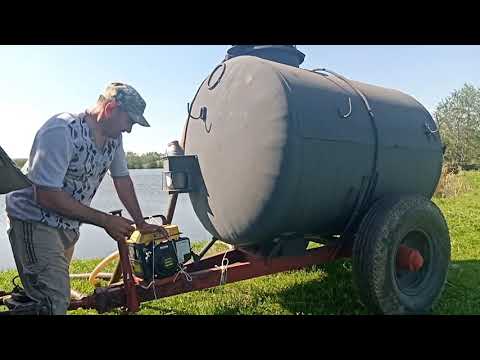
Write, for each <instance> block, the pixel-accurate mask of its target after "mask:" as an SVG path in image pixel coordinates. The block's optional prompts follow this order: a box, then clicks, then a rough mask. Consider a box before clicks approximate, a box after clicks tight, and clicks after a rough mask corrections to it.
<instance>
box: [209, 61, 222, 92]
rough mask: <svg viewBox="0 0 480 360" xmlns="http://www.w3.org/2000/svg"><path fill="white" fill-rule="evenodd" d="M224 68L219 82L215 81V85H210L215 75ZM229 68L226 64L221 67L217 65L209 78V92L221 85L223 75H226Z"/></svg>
mask: <svg viewBox="0 0 480 360" xmlns="http://www.w3.org/2000/svg"><path fill="white" fill-rule="evenodd" d="M220 68H222V72H221V74H220V76H219V77H218V79H217V81H215V83H214V84H213V85H210V82H211V81H212V77H213V75H214V74H215V73H216V72H217V70H218V69H220ZM226 68H227V65H225V63H221V64H220V65H217V66H216V67H215V69H213V71H212V73H211V74H210V76H209V77H208V81H207V86H208V90H213V89H215V87H216V86H217V85H218V84H219V83H220V80H221V79H222V77H223V74H225V69H226Z"/></svg>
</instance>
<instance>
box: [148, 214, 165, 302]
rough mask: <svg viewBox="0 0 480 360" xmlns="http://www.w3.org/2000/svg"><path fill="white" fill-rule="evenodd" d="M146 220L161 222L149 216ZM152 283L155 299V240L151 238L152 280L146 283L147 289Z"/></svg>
mask: <svg viewBox="0 0 480 360" xmlns="http://www.w3.org/2000/svg"><path fill="white" fill-rule="evenodd" d="M148 220H150V221H153V222H154V223H155V224H156V225H162V224H159V223H158V221H157V220H156V219H155V218H153V217H151V216H150V217H149V218H148ZM152 285H153V296H154V297H155V300H157V299H158V297H157V292H156V290H155V240H152V281H151V282H150V284H148V286H147V289H149V288H150V286H152Z"/></svg>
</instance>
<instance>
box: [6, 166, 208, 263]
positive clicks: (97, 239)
mask: <svg viewBox="0 0 480 360" xmlns="http://www.w3.org/2000/svg"><path fill="white" fill-rule="evenodd" d="M161 174H162V170H161V169H148V170H147V169H145V170H130V176H131V177H132V180H133V183H134V186H135V190H136V193H137V197H138V201H139V203H140V207H141V209H142V212H143V215H144V216H149V215H155V214H163V215H166V212H167V206H168V200H169V195H168V193H166V192H163V191H162V190H161ZM91 206H92V207H93V208H95V209H98V210H102V211H105V212H108V211H112V210H117V209H123V213H122V214H123V216H125V217H128V218H130V216H129V214H128V212H127V211H126V210H125V208H124V206H123V205H122V203H121V202H120V200H119V199H118V196H117V194H116V192H115V188H114V186H113V182H112V179H111V178H110V176H108V175H106V176H105V178H104V179H103V182H102V184H101V185H100V187H99V189H98V191H97V193H96V194H95V197H94V198H93V201H92V204H91ZM6 217H7V215H6V211H5V195H0V271H1V270H5V269H9V268H14V267H15V262H14V259H13V254H12V250H11V248H10V242H9V240H8V237H7V218H6ZM158 220H159V221H161V220H160V219H158ZM173 223H174V224H178V225H179V227H180V231H181V232H182V233H183V235H185V236H188V237H189V238H190V240H191V241H192V242H194V241H202V240H208V239H211V235H210V234H209V233H208V232H207V231H206V230H205V229H204V228H203V226H202V224H201V223H200V221H199V220H198V219H197V217H196V215H195V213H194V211H193V208H192V205H191V203H190V199H189V197H188V194H180V195H179V197H178V201H177V207H176V210H175V215H174V217H173ZM115 250H117V245H116V243H115V241H114V240H112V239H111V238H110V237H109V236H108V235H107V233H106V232H105V230H103V229H101V228H99V227H96V226H92V225H82V226H81V227H80V239H79V240H78V242H77V245H76V246H75V253H74V255H73V257H74V259H85V258H93V257H104V256H107V255H108V254H110V253H112V252H113V251H115Z"/></svg>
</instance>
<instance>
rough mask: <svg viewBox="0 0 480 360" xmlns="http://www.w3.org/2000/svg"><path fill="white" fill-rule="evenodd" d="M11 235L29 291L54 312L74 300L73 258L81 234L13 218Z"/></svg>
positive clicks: (30, 295)
mask: <svg viewBox="0 0 480 360" xmlns="http://www.w3.org/2000/svg"><path fill="white" fill-rule="evenodd" d="M9 220H10V227H9V229H8V237H9V239H10V245H11V246H12V251H13V256H14V258H15V263H16V265H17V270H18V274H19V276H20V279H21V280H22V284H23V287H24V289H25V293H26V294H27V296H29V297H30V298H31V299H33V300H35V301H37V302H38V303H39V304H41V305H43V306H44V308H45V309H47V312H48V313H49V314H51V315H64V314H66V313H67V309H68V306H69V304H70V275H69V268H70V261H71V259H72V256H73V250H74V247H75V243H76V242H77V240H78V237H79V234H78V233H77V232H75V231H72V230H62V229H56V228H53V227H50V226H47V225H43V224H41V223H36V222H25V221H21V220H18V219H14V218H9Z"/></svg>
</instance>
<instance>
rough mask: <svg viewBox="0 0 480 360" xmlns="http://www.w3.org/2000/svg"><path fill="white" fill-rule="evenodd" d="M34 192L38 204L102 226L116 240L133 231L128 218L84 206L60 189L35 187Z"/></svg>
mask: <svg viewBox="0 0 480 360" xmlns="http://www.w3.org/2000/svg"><path fill="white" fill-rule="evenodd" d="M36 193H37V197H36V200H37V202H38V203H39V204H40V206H42V207H44V208H46V209H51V210H53V211H55V212H57V213H59V214H60V215H63V216H65V217H67V218H70V219H74V220H78V221H81V222H83V223H87V224H92V225H96V226H99V227H102V228H104V229H105V230H106V231H107V232H108V233H109V234H110V236H112V237H113V238H114V239H116V240H118V239H119V238H121V237H125V236H130V234H131V232H132V231H133V227H132V226H131V223H132V222H131V221H130V220H128V219H125V218H122V217H119V216H113V215H110V214H107V213H104V212H102V211H99V210H95V209H93V208H91V207H88V206H85V205H83V204H82V203H80V202H79V201H77V200H75V199H74V198H73V197H72V196H70V195H69V194H67V193H66V192H64V191H62V190H44V189H41V188H37V191H36Z"/></svg>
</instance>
